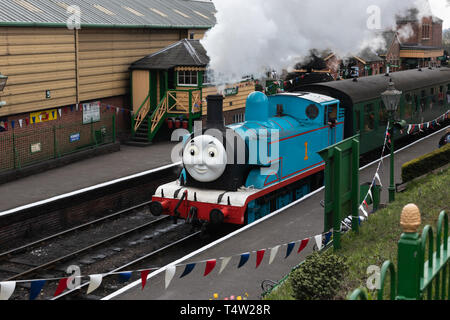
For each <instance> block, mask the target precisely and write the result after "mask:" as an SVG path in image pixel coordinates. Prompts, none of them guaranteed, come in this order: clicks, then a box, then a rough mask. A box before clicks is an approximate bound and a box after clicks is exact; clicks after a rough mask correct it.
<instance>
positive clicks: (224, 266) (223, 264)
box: [219, 257, 231, 274]
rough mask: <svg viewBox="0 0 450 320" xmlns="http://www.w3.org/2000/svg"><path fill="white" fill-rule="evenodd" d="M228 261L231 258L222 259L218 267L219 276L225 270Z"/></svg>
mask: <svg viewBox="0 0 450 320" xmlns="http://www.w3.org/2000/svg"><path fill="white" fill-rule="evenodd" d="M230 260H231V257H227V258H222V265H221V266H220V270H219V274H221V273H222V271H223V270H225V268H226V266H227V265H228V263H229V262H230Z"/></svg>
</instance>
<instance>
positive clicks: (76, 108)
mask: <svg viewBox="0 0 450 320" xmlns="http://www.w3.org/2000/svg"><path fill="white" fill-rule="evenodd" d="M79 106H80V105H79V104H78V103H77V104H76V105H75V110H77V111H78V108H79Z"/></svg>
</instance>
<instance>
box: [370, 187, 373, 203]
mask: <svg viewBox="0 0 450 320" xmlns="http://www.w3.org/2000/svg"><path fill="white" fill-rule="evenodd" d="M369 197H370V200H371V201H373V195H372V190H371V189H369Z"/></svg>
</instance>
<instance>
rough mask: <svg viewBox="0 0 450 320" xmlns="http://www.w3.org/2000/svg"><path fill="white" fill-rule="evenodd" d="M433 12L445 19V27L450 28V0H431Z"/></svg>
mask: <svg viewBox="0 0 450 320" xmlns="http://www.w3.org/2000/svg"><path fill="white" fill-rule="evenodd" d="M429 1H430V5H431V10H433V14H434V15H436V16H438V17H439V18H441V19H443V20H444V28H445V29H447V28H450V0H429Z"/></svg>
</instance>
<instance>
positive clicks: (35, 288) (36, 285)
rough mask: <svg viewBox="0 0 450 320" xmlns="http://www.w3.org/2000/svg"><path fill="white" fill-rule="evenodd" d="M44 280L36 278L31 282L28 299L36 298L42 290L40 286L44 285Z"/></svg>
mask: <svg viewBox="0 0 450 320" xmlns="http://www.w3.org/2000/svg"><path fill="white" fill-rule="evenodd" d="M45 282H46V280H38V281H33V282H31V288H30V300H34V299H36V298H37V296H38V295H39V293H40V292H41V291H42V288H43V287H44V285H45Z"/></svg>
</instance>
